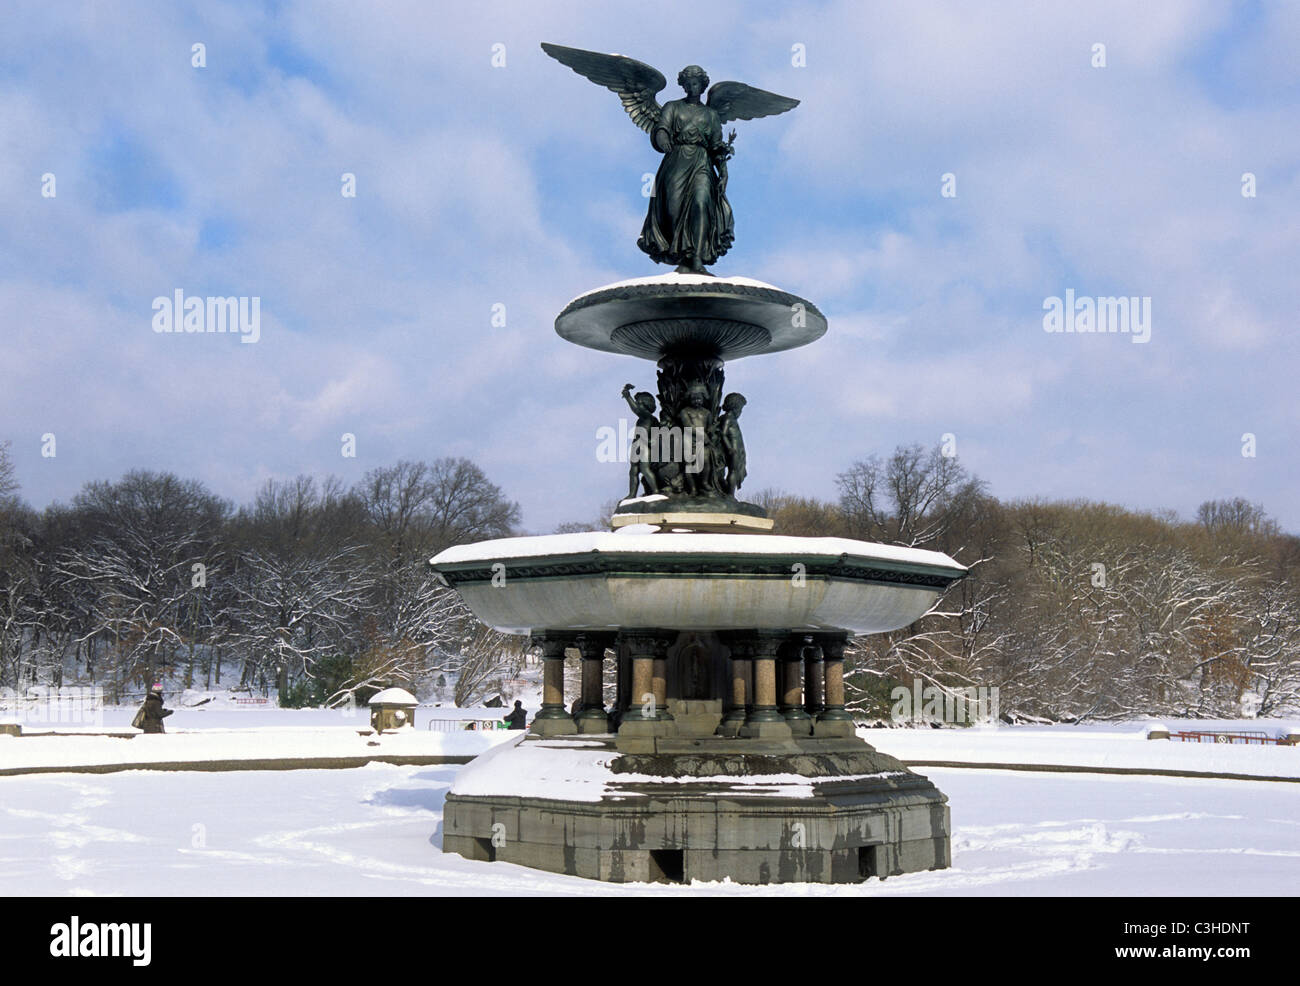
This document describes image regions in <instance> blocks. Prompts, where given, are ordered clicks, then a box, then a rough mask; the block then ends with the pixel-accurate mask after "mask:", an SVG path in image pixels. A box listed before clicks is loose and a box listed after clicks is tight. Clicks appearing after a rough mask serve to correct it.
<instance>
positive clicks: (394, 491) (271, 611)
mask: <svg viewBox="0 0 1300 986" xmlns="http://www.w3.org/2000/svg"><path fill="white" fill-rule="evenodd" d="M519 516H520V512H519V506H518V504H516V503H513V502H511V501H509V500H507V499H506V498H505V497H504V496H503V494H502V492H501V490H500V489H499V488H498V487H497V486H495V485H494V484H493V483H491V482H490V481H489V480H488V479H487V477H486V476H485V475H484V474H483V472H482V470H480V469H479V468H478V467H477V466H476V465H474V464H473V463H472V462H469V461H468V460H465V459H459V458H444V459H439V460H437V461H436V462H433V463H424V462H406V461H403V462H399V463H397V464H396V465H393V466H388V467H383V468H378V469H374V470H372V471H370V472H369V473H367V474H366V475H365V476H364V478H363V479H362V480H361V481H360V482H358V483H356V484H355V485H353V486H351V487H347V486H345V485H344V484H343V483H342V482H340V481H339V480H338V479H336V478H327V479H325V480H323V481H318V480H317V479H315V478H313V477H310V476H299V477H297V478H295V479H291V480H287V481H269V482H267V483H266V484H265V485H264V486H263V487H262V488H261V489H260V490H259V492H258V493H257V495H256V497H255V498H254V499H253V501H252V502H251V503H249V504H246V505H244V506H241V507H238V508H236V507H235V506H234V505H233V504H231V503H230V502H229V501H226V500H224V499H222V498H221V497H219V496H216V495H215V494H213V493H212V492H211V491H210V490H208V489H207V488H205V487H204V485H203V484H202V483H199V482H197V481H195V480H187V479H182V478H179V477H177V476H174V475H172V474H170V473H158V472H150V471H145V470H136V471H132V472H129V473H127V474H126V475H125V476H123V477H122V478H121V479H120V480H118V481H116V482H91V483H87V484H86V485H85V486H84V487H83V488H82V490H81V491H80V492H79V493H78V494H77V495H76V496H75V497H74V498H73V500H72V502H71V504H68V505H63V504H54V505H51V506H49V507H47V508H46V509H44V510H43V511H39V512H38V511H35V510H33V509H31V508H30V507H28V506H27V505H25V504H24V503H23V502H22V501H21V500H19V499H18V497H17V483H16V481H15V479H14V476H13V467H12V463H11V461H10V459H9V457H8V454H7V449H6V448H5V447H4V446H0V686H3V687H11V688H19V689H24V688H28V687H31V686H33V685H37V684H42V685H51V686H63V685H65V684H67V685H71V684H76V685H98V686H100V687H102V688H104V690H105V695H106V698H107V699H108V700H109V701H110V702H116V701H121V700H123V699H124V698H125V697H127V696H128V695H130V694H134V693H138V692H139V691H141V690H143V689H145V688H147V687H148V686H149V683H151V682H152V681H155V680H158V679H159V678H161V677H163V676H167V677H169V678H170V679H171V680H172V681H173V682H181V683H183V684H184V686H185V687H202V688H211V687H214V686H215V687H226V688H231V687H233V688H242V689H249V690H259V691H261V692H262V693H263V694H267V693H268V692H269V690H270V689H271V688H275V689H276V691H277V694H278V695H279V696H280V701H281V703H282V704H286V705H304V704H313V705H315V704H322V703H327V704H339V703H340V702H343V701H346V700H347V699H348V697H349V696H354V697H359V698H364V697H365V694H364V693H365V692H366V691H367V690H372V689H374V688H376V687H380V686H382V685H384V684H387V683H388V682H390V681H393V680H402V681H407V682H411V683H419V682H423V681H425V680H427V679H429V678H431V677H433V676H437V675H441V674H446V673H448V672H451V673H453V675H454V677H455V680H456V694H455V698H456V700H457V701H458V702H459V703H461V704H468V703H470V702H473V701H474V700H476V699H477V698H479V697H481V694H482V692H483V691H484V690H485V689H487V688H489V687H490V686H491V684H492V682H493V680H494V679H495V678H499V677H501V676H502V675H503V674H504V675H507V676H508V675H510V674H512V673H513V674H517V673H518V670H517V668H518V666H519V665H521V664H522V653H523V651H522V648H521V647H520V646H519V644H518V642H517V641H514V640H512V639H510V638H505V637H503V636H502V635H500V634H496V633H493V632H492V631H490V630H488V629H487V628H485V627H483V626H482V625H481V624H480V623H478V621H477V620H475V619H474V618H473V616H472V615H471V614H470V613H469V611H468V610H467V609H466V608H465V606H464V605H463V604H462V603H461V602H460V599H459V597H458V596H457V595H456V593H455V592H453V591H452V590H450V589H448V588H446V587H445V586H443V585H441V584H440V583H439V582H438V581H437V580H436V578H435V577H434V576H433V574H432V573H431V572H430V571H429V569H428V567H427V566H426V564H425V562H426V561H427V560H428V558H429V557H431V556H432V555H433V554H436V553H437V552H438V551H441V550H442V549H443V548H445V547H448V546H449V545H452V544H457V543H460V542H463V541H474V540H479V539H483V538H492V537H500V536H506V535H509V534H510V533H512V532H513V531H514V530H515V528H516V527H517V525H518V523H519ZM512 669H513V670H512ZM223 673H224V674H225V680H223V677H222V676H223ZM358 693H361V694H360V695H358Z"/></svg>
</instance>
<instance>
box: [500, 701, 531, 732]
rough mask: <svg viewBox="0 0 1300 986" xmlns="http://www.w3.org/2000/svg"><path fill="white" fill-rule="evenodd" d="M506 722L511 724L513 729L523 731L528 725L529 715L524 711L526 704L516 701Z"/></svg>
mask: <svg viewBox="0 0 1300 986" xmlns="http://www.w3.org/2000/svg"><path fill="white" fill-rule="evenodd" d="M505 721H506V722H508V723H509V724H510V727H509V728H511V729H523V728H525V727H526V726H527V725H528V713H527V712H525V711H524V703H523V702H521V701H519V699H515V707H514V709H513V710H512V711H511V712H510V714H509V715H507V716H506V718H505Z"/></svg>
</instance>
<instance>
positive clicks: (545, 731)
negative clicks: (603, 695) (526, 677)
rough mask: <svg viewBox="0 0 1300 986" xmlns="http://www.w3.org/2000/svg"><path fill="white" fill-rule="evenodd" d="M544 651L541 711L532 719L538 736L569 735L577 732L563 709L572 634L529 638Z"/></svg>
mask: <svg viewBox="0 0 1300 986" xmlns="http://www.w3.org/2000/svg"><path fill="white" fill-rule="evenodd" d="M530 639H531V642H532V644H533V645H540V646H541V648H542V711H541V712H539V713H537V716H536V718H534V719H533V729H532V732H533V734H534V735H537V736H569V735H572V734H573V733H576V732H577V731H578V727H577V726H576V725H575V724H574V722H573V719H572V718H571V717H570V716H569V713H568V712H567V711H566V710H565V708H564V652H565V650H566V649H567V648H568V647H569V645H570V644H571V643H572V641H573V638H572V636H571V635H570V634H560V633H554V632H552V631H549V630H547V631H543V632H540V633H534V634H533V635H532V637H531V638H530Z"/></svg>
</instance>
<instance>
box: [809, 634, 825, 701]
mask: <svg viewBox="0 0 1300 986" xmlns="http://www.w3.org/2000/svg"><path fill="white" fill-rule="evenodd" d="M803 661H804V664H803V668H804V686H803V707H804V709H805V710H807V712H808V715H810V716H811V717H812V718H813V719H816V718H817V717H818V716H820V715H821V714H822V712H824V711H825V710H826V660H825V656H824V655H823V654H822V649H821V646H820V645H818V644H817V643H816V642H815V641H814V642H812V643H809V644H806V645H805V646H804V647H803Z"/></svg>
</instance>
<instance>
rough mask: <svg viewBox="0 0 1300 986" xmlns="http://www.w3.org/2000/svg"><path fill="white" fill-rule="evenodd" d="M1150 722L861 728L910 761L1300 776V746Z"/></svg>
mask: <svg viewBox="0 0 1300 986" xmlns="http://www.w3.org/2000/svg"><path fill="white" fill-rule="evenodd" d="M1161 722H1162V723H1163V724H1164V725H1165V726H1168V727H1169V730H1170V731H1171V732H1177V731H1179V730H1200V731H1210V730H1222V731H1234V732H1236V731H1240V730H1243V729H1250V730H1253V731H1262V732H1265V733H1267V734H1269V735H1270V736H1274V737H1276V736H1284V735H1286V733H1287V732H1289V731H1292V730H1294V729H1296V728H1297V727H1298V726H1300V723H1298V722H1297V721H1296V720H1276V719H1274V720H1233V721H1226V722H1225V721H1213V722H1211V721H1207V720H1204V719H1198V720H1180V719H1164V720H1161ZM1151 724H1152V723H1148V722H1129V723H1121V724H1108V725H1094V726H1011V727H1007V726H1001V727H981V726H972V727H970V728H967V729H861V730H859V731H858V735H859V736H861V737H862V738H863V739H865V740H866V741H867V742H868V743H870V744H871V745H872V746H874V747H875V748H876V749H878V750H880V751H881V752H882V753H888V754H890V755H891V756H895V757H898V759H900V760H904V761H907V762H912V761H917V760H919V761H951V762H955V763H979V764H1055V765H1060V766H1067V767H1070V766H1073V767H1104V768H1120V769H1127V770H1134V769H1136V770H1143V769H1146V770H1151V769H1154V770H1177V771H1195V772H1204V773H1223V774H1250V775H1253V776H1265V777H1269V776H1271V777H1297V778H1300V746H1274V745H1268V746H1261V745H1249V746H1247V745H1229V744H1220V743H1193V742H1183V741H1180V740H1176V739H1171V740H1148V739H1147V738H1146V735H1147V729H1148V727H1149V726H1150V725H1151Z"/></svg>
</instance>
